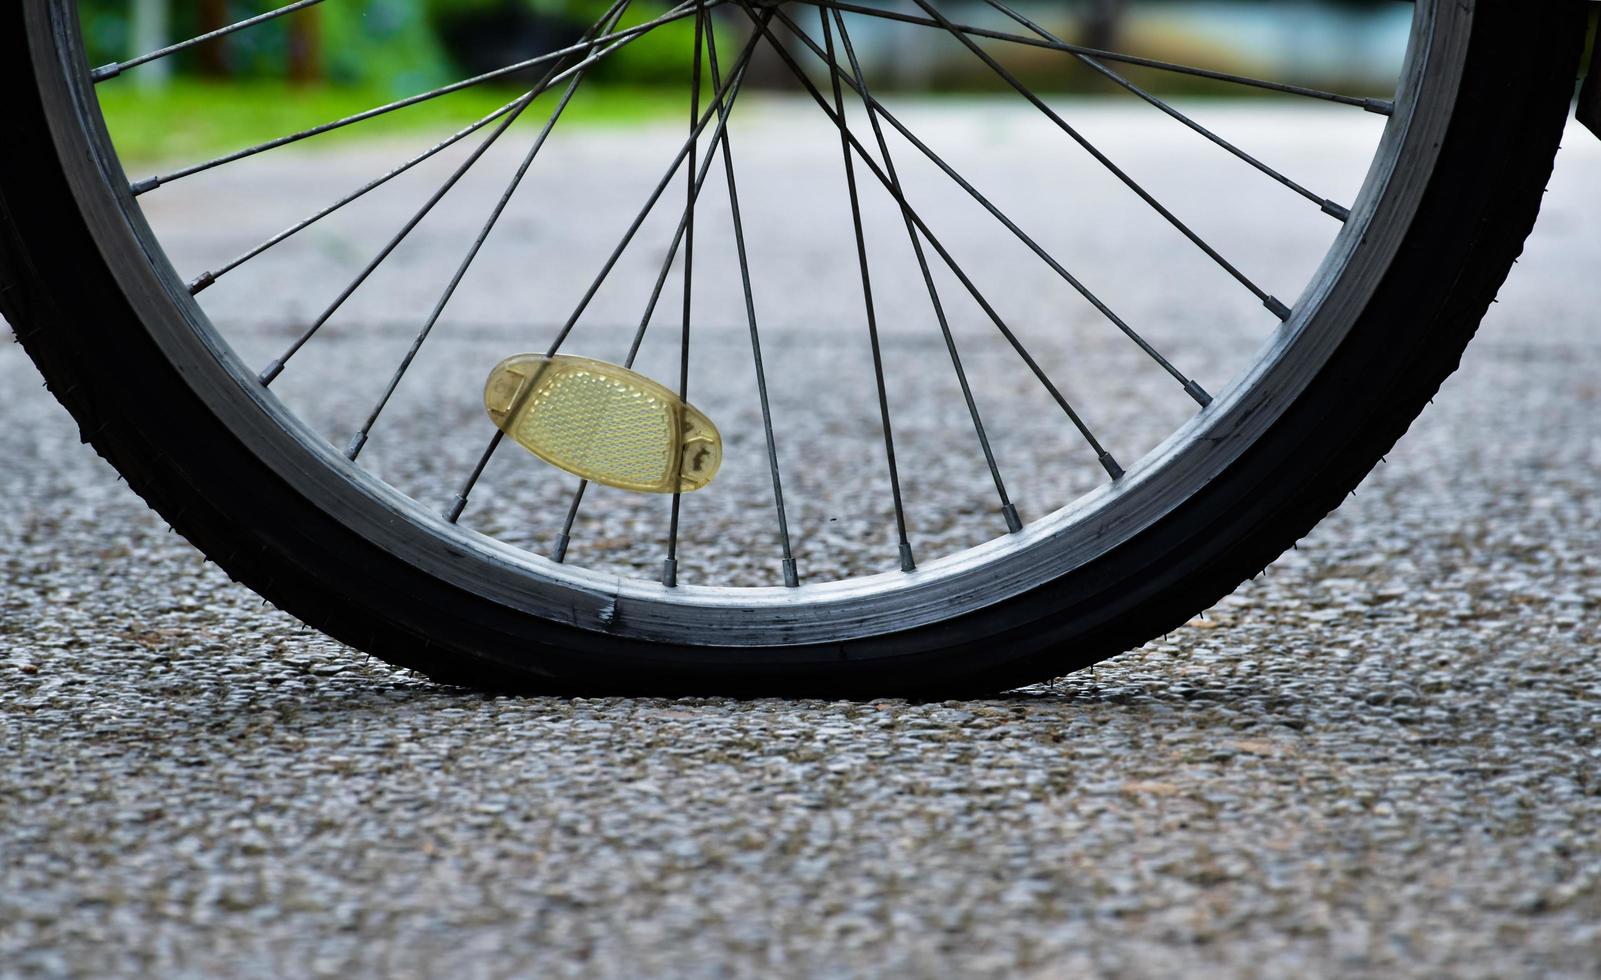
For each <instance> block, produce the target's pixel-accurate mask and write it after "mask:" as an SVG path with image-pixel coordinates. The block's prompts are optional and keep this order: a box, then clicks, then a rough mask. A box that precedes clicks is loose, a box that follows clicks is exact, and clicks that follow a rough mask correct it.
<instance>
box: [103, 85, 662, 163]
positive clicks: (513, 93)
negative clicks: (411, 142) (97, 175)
mask: <svg viewBox="0 0 1601 980" xmlns="http://www.w3.org/2000/svg"><path fill="white" fill-rule="evenodd" d="M406 94H408V93H395V92H391V91H387V90H383V89H379V88H363V87H344V86H333V85H326V86H293V85H289V84H287V83H283V82H271V81H262V82H229V83H215V82H210V83H208V82H202V81H193V80H174V81H173V82H171V83H170V84H168V85H166V86H164V87H162V88H159V89H139V88H134V87H132V86H128V87H114V86H102V88H101V90H100V92H99V95H100V106H101V111H102V112H103V113H104V115H105V117H106V126H107V128H108V129H109V130H110V132H111V136H112V139H113V141H114V142H115V144H116V147H117V152H118V154H119V155H120V156H121V157H122V158H123V159H124V160H125V161H126V160H133V161H152V160H167V159H175V158H189V157H201V156H208V155H213V154H218V153H223V152H227V151H230V150H235V149H240V148H242V147H246V146H251V145H254V144H256V143H259V142H262V141H264V140H269V139H273V138H274V137H278V136H283V135H286V134H289V133H294V132H298V131H300V130H303V129H308V128H310V127H312V126H317V125H320V124H322V123H326V122H330V121H332V120H335V119H340V118H343V117H345V116H349V115H353V114H355V113H358V112H363V111H365V110H367V109H371V108H373V107H374V106H379V105H383V104H385V103H388V102H392V101H394V100H395V99H397V98H400V97H403V96H404V95H406ZM518 94H519V92H518V91H517V90H515V89H510V88H504V87H477V88H470V89H464V90H462V91H460V92H455V93H452V94H450V95H446V96H441V97H440V98H437V99H432V100H430V101H428V102H422V103H419V104H417V105H414V106H408V107H406V108H404V109H398V110H396V111H394V112H391V113H388V114H386V115H382V116H378V117H376V118H373V119H369V120H366V121H364V122H360V123H357V124H355V125H352V126H348V127H346V128H344V129H340V130H336V131H334V132H330V133H326V134H324V135H321V136H317V137H314V138H312V139H310V140H308V141H306V142H305V143H304V144H302V145H303V146H306V147H324V146H331V145H337V144H340V143H349V142H350V141H352V140H370V139H378V138H384V137H395V136H404V135H410V134H435V133H437V134H440V135H441V136H443V135H445V134H448V133H450V132H454V131H455V130H458V129H461V128H463V127H465V126H467V125H468V124H470V123H472V122H474V121H476V120H478V119H480V118H482V117H483V116H486V115H488V114H489V113H491V112H493V111H495V110H496V109H498V108H500V107H501V106H503V105H505V104H506V103H508V102H510V101H511V100H513V99H515V98H517V96H518ZM558 97H559V93H557V92H548V93H546V94H545V95H542V96H540V98H539V99H537V100H535V102H534V104H533V105H532V106H531V107H529V109H528V110H527V111H526V112H524V113H523V116H522V119H520V120H519V121H518V125H519V126H537V125H541V124H543V122H544V120H545V119H546V118H547V117H548V116H549V114H550V112H551V110H552V109H554V108H555V106H556V101H557V99H558ZM687 111H688V105H687V95H686V94H685V93H684V92H683V91H681V90H677V89H670V88H653V87H649V86H626V85H591V84H586V85H584V86H582V87H581V88H580V89H579V91H578V93H577V94H576V95H575V96H574V97H573V100H572V103H571V104H570V105H568V107H567V109H566V111H565V112H564V113H563V114H562V118H561V125H563V126H626V125H630V124H634V123H639V122H645V121H654V120H658V119H663V118H671V117H673V116H675V115H682V114H684V113H686V112H687Z"/></svg>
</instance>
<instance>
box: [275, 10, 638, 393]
mask: <svg viewBox="0 0 1601 980" xmlns="http://www.w3.org/2000/svg"><path fill="white" fill-rule="evenodd" d="M623 2H624V0H617V2H616V3H614V4H613V7H612V10H608V11H607V15H606V16H607V17H609V16H610V14H611V13H612V11H613V10H615V9H616V7H617V6H618V5H619V4H621V3H623ZM604 19H605V18H603V20H604ZM619 43H621V42H619ZM614 47H615V45H614ZM608 50H610V49H608ZM602 53H604V52H602ZM593 63H594V61H593V59H585V60H584V61H581V62H579V63H578V64H577V65H574V66H573V67H574V68H576V69H579V70H580V74H581V73H582V69H584V68H587V67H588V65H591V64H593ZM560 65H561V63H560V62H557V63H556V64H554V65H552V66H551V67H550V70H549V71H547V72H546V73H545V77H544V78H542V79H541V80H540V82H539V84H538V85H535V86H534V88H533V89H531V90H529V91H528V92H527V93H526V94H524V95H522V96H520V97H519V98H518V100H517V104H516V106H515V108H513V109H512V110H511V111H510V112H509V113H507V115H506V116H505V117H504V118H502V119H501V122H500V125H498V126H496V127H495V129H494V131H493V132H491V133H490V134H489V135H488V136H486V137H485V138H484V139H483V141H482V142H480V143H479V144H478V146H477V147H476V148H474V150H473V152H472V153H471V154H469V155H468V157H467V159H465V160H463V161H462V162H461V163H460V164H459V165H458V166H457V167H456V169H455V170H454V171H453V172H452V173H451V175H450V176H449V177H448V178H446V180H445V182H444V184H442V185H441V186H440V187H439V188H438V189H437V190H435V191H434V193H433V194H432V196H430V197H429V198H428V200H427V201H425V202H423V205H422V206H421V207H420V208H418V209H417V210H416V211H415V212H414V213H413V214H412V216H411V217H410V218H409V219H408V220H407V221H406V223H405V224H404V225H402V226H401V228H400V230H399V231H398V232H396V233H395V235H394V236H393V237H392V238H390V239H389V241H388V242H387V243H386V244H385V245H384V247H383V248H382V249H380V250H379V252H378V254H377V255H375V256H373V258H372V260H371V261H369V262H368V263H367V265H366V266H365V267H364V268H363V269H362V270H361V272H360V273H359V274H357V276H356V278H355V279H354V280H352V281H351V282H350V283H349V284H348V285H347V286H346V287H345V288H344V290H342V291H341V292H340V293H339V295H338V296H336V297H334V300H333V302H332V303H330V304H329V305H328V306H327V307H326V308H325V309H324V310H323V312H322V313H321V314H319V315H318V317H317V319H316V320H314V321H313V322H312V324H311V325H310V326H309V327H307V328H306V330H305V331H304V332H302V333H301V335H300V336H299V337H297V338H295V340H294V342H293V343H291V344H290V345H289V347H288V349H286V350H285V351H284V353H283V354H282V355H281V356H279V357H278V358H276V359H274V360H273V361H272V362H271V363H270V364H268V365H267V366H266V367H265V368H263V369H262V371H261V374H260V375H259V378H260V381H261V383H262V384H263V385H270V384H272V382H273V380H274V379H276V378H277V377H278V375H280V374H282V373H283V369H284V365H286V364H287V363H288V362H289V359H290V358H291V357H293V356H294V355H295V354H297V353H299V351H300V349H301V348H302V347H304V346H305V345H306V343H307V342H308V341H310V340H311V338H312V337H314V336H315V335H316V334H317V332H318V331H319V330H321V329H322V328H323V325H324V324H326V323H327V322H328V321H329V320H330V319H331V318H332V317H333V315H334V314H335V313H337V312H338V311H339V309H340V307H342V306H344V304H345V302H346V301H347V300H349V299H350V297H351V296H352V295H354V294H355V292H356V290H357V289H360V288H361V286H362V284H363V283H365V282H366V281H367V280H368V279H369V278H371V277H372V274H373V273H374V272H376V271H378V267H379V266H381V265H383V263H384V262H385V261H386V260H387V259H388V258H389V256H390V255H392V254H393V253H394V251H395V249H397V248H399V247H400V245H401V243H402V242H404V241H405V240H406V238H407V237H408V236H410V235H411V233H412V232H413V231H414V230H416V228H417V226H418V225H419V224H421V223H422V221H423V219H424V218H426V217H427V216H428V215H429V214H430V213H431V212H432V211H433V209H434V208H435V207H436V206H437V205H438V204H439V202H440V201H442V200H444V198H445V195H447V194H449V193H450V191H451V190H452V189H453V188H455V186H456V185H457V184H458V183H460V182H461V179H462V178H463V177H464V176H466V174H467V171H469V170H471V169H472V168H473V166H474V165H475V164H477V162H478V161H479V160H480V159H482V158H483V156H484V154H485V153H488V152H489V149H490V147H492V146H494V145H495V143H496V142H497V141H498V140H499V139H500V137H501V136H502V135H504V134H505V132H506V131H507V130H508V129H510V128H511V126H512V124H513V123H515V122H516V121H517V119H518V118H519V117H520V116H521V115H522V113H523V112H524V110H526V109H527V108H528V106H530V105H532V104H533V101H534V99H535V98H537V97H538V94H539V93H540V92H542V91H544V90H545V89H546V88H548V87H549V86H550V84H551V82H552V81H553V80H554V79H555V78H556V77H557V76H558V75H566V74H568V72H566V71H561V72H558V71H557V69H558V68H559V67H560Z"/></svg>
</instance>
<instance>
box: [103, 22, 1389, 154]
mask: <svg viewBox="0 0 1601 980" xmlns="http://www.w3.org/2000/svg"><path fill="white" fill-rule="evenodd" d="M285 2H288V0H78V6H79V10H80V14H81V21H82V24H83V30H84V37H85V43H86V44H87V46H88V48H89V55H90V58H91V61H92V62H93V63H94V64H103V63H107V62H112V61H118V60H121V59H124V58H127V57H129V56H131V55H133V54H136V53H139V52H142V51H145V50H149V49H151V48H154V47H159V46H160V45H161V44H163V43H166V42H168V41H171V40H175V39H179V38H187V37H192V36H194V35H197V34H201V33H205V32H207V31H210V30H214V29H216V28H218V27H222V26H224V25H227V24H230V23H233V22H235V21H238V20H240V19H243V18H246V17H249V16H252V15H254V14H259V13H262V12H264V11H266V10H270V9H273V8H275V7H278V6H281V5H282V4H283V3H285ZM859 2H866V3H874V2H878V3H883V4H884V5H886V6H895V7H897V8H903V9H907V10H911V11H915V7H914V5H912V4H911V3H910V2H907V0H859ZM1015 3H1016V6H1017V8H1018V9H1019V10H1021V11H1022V12H1024V13H1026V14H1027V15H1029V16H1030V17H1032V18H1033V19H1035V20H1037V21H1039V22H1040V23H1042V24H1044V25H1045V26H1046V27H1048V28H1049V29H1051V30H1052V31H1053V32H1055V33H1057V34H1059V35H1060V36H1062V37H1064V38H1067V39H1068V40H1072V41H1076V42H1079V43H1083V44H1088V45H1091V46H1093V47H1098V48H1113V49H1119V50H1128V51H1133V52H1137V53H1139V54H1142V55H1146V56H1150V57H1156V58H1164V59H1168V60H1174V61H1180V62H1183V63H1186V64H1195V65H1205V66H1207V67H1211V68H1218V69H1223V70H1233V71H1240V72H1244V73H1248V74H1256V75H1262V76H1266V77H1272V78H1275V79H1280V80H1283V81H1291V82H1298V83H1301V84H1308V85H1317V86H1322V87H1330V88H1338V89H1341V90H1345V91H1350V92H1352V93H1353V94H1361V93H1369V92H1373V93H1387V92H1388V91H1390V86H1391V84H1392V82H1393V79H1394V77H1395V72H1396V70H1397V68H1398V66H1399V62H1400V58H1401V54H1402V47H1403V45H1404V41H1405V38H1406V35H1407V26H1408V24H1409V22H1410V17H1411V9H1412V7H1411V5H1409V4H1401V3H1395V2H1394V0H1015ZM604 6H605V4H604V3H602V2H600V0H327V2H325V3H322V4H319V5H317V6H314V7H311V8H309V9H306V10H303V11H300V12H297V13H294V14H291V15H289V16H287V17H284V18H281V19H279V20H275V21H272V22H270V23H268V24H265V25H262V26H261V27H258V28H254V29H252V30H249V31H244V32H240V33H238V34H235V35H232V36H229V37H227V38H225V39H223V40H220V41H217V42H212V43H208V44H205V45H201V46H198V47H196V48H194V49H192V50H190V51H187V52H184V53H183V54H181V55H179V56H177V57H175V58H171V59H166V60H164V61H161V62H157V63H154V64H151V65H148V66H144V67H141V68H139V69H137V70H135V71H133V72H130V73H129V76H128V81H127V83H126V84H123V82H124V80H122V79H119V83H118V84H117V85H109V86H101V87H100V94H101V98H102V104H103V106H104V107H105V109H106V115H107V118H108V121H109V122H110V124H111V126H112V129H113V134H114V135H115V136H117V138H118V139H119V145H121V146H123V147H124V152H125V154H131V155H134V156H153V155H164V154H172V153H181V152H186V151H189V150H191V149H194V150H199V149H205V148H209V147H212V146H217V145H224V144H227V143H229V142H231V141H234V140H237V139H238V138H241V137H244V136H247V135H251V134H254V133H256V132H258V131H260V132H261V133H262V134H263V135H272V132H269V131H270V130H276V131H283V130H284V129H285V128H299V127H300V126H302V125H312V124H315V123H317V122H320V121H324V120H326V119H329V118H333V117H334V116H337V115H343V114H348V113H351V112H357V111H360V110H361V109H364V108H367V107H369V106H371V105H373V104H376V103H377V102H382V101H387V100H389V99H393V98H397V97H401V96H404V95H409V94H412V93H415V92H420V91H423V90H426V89H428V88H431V87H433V86H436V85H440V84H443V83H445V82H447V81H452V80H455V79H458V78H462V77H465V76H467V75H472V74H478V73H481V72H485V71H490V70H492V69H495V68H499V67H502V66H504V65H507V64H510V63H515V62H517V61H519V60H523V59H527V58H529V57H532V56H534V55H537V54H540V53H543V52H545V51H549V50H552V49H555V48H558V47H562V46H564V45H567V44H571V43H573V42H574V41H576V40H577V39H578V37H579V35H580V34H581V33H582V31H583V30H584V29H585V26H586V25H588V24H589V23H591V22H593V21H594V20H595V19H597V18H598V17H599V16H600V13H601V11H602V10H603V9H604ZM669 6H670V4H669V3H668V2H666V0H634V3H633V4H632V5H631V6H630V7H629V9H628V12H627V15H626V16H625V18H624V20H623V25H624V26H626V25H628V24H635V23H640V22H642V21H645V20H648V19H650V18H653V17H656V16H659V15H660V14H661V13H663V12H665V11H666V10H667V9H668V8H669ZM791 9H792V16H794V17H796V19H797V20H799V21H800V22H801V23H802V24H803V25H805V26H808V27H811V26H814V25H815V24H816V16H817V15H816V12H815V8H810V7H806V6H802V5H795V6H793V7H792V8H791ZM942 10H944V11H945V12H947V13H948V14H949V15H950V16H951V17H953V18H954V19H957V20H959V21H966V22H969V23H978V24H983V25H985V26H991V27H996V28H1001V29H1006V30H1011V31H1016V32H1018V33H1026V31H1024V30H1023V29H1022V28H1020V27H1017V26H1016V25H1015V24H1012V23H1010V22H1007V21H1005V20H1004V18H1002V17H1001V16H1000V15H999V14H997V13H996V12H995V11H993V10H992V9H989V8H988V7H986V6H985V5H984V4H982V3H980V2H978V0H942ZM852 20H853V23H852V27H851V29H852V33H853V35H854V36H855V38H856V42H857V46H858V49H859V50H860V52H861V54H862V58H863V61H864V62H865V63H866V68H867V70H868V71H869V73H870V74H871V75H872V76H873V77H874V79H875V85H876V86H877V87H878V88H880V89H883V90H899V91H905V92H928V93H983V92H993V91H1000V90H1002V89H1003V88H1004V83H1002V82H1000V80H999V79H997V78H996V77H995V76H994V75H993V73H991V72H989V71H988V70H987V69H986V68H985V67H984V66H983V65H982V63H980V62H979V61H978V60H977V59H975V58H973V57H972V56H971V55H970V54H969V53H967V52H966V51H965V50H963V49H962V48H961V47H960V46H959V45H958V44H957V43H955V42H954V41H953V39H951V38H949V37H948V36H945V35H944V34H942V33H941V32H939V31H937V30H933V29H929V28H924V27H917V26H910V25H904V24H896V23H893V22H890V21H885V20H879V19H869V18H853V19H852ZM714 23H715V24H717V25H718V35H719V49H720V50H728V51H730V52H732V50H733V49H734V48H735V47H736V46H737V45H738V44H739V42H740V41H741V40H742V39H743V37H744V36H746V34H747V32H748V22H747V21H746V19H745V18H744V16H743V15H742V14H741V13H740V12H739V11H738V10H737V9H734V8H732V7H724V8H723V9H720V10H717V11H715V12H714ZM693 30H694V27H693V20H692V19H685V20H682V21H678V22H675V23H672V24H668V25H664V26H663V27H661V28H658V29H657V30H654V31H652V32H650V33H649V34H647V35H646V36H644V37H642V38H640V39H639V40H637V41H635V42H634V43H631V44H629V45H627V46H626V47H623V48H621V49H619V50H618V51H617V52H616V53H614V54H613V55H611V56H609V57H608V58H606V59H605V60H604V61H603V62H601V63H600V64H598V65H597V66H596V67H595V69H594V70H593V71H592V72H591V73H590V75H589V76H588V78H587V80H586V82H585V84H584V86H583V87H582V88H581V90H580V92H581V95H580V98H579V99H577V100H575V102H574V104H573V106H572V107H571V109H570V110H569V113H570V115H571V117H572V118H573V119H574V120H576V121H607V122H615V121H631V120H636V119H640V118H646V117H651V116H655V115H658V114H661V113H665V112H679V111H682V105H681V103H682V102H683V93H684V88H685V85H684V82H685V78H686V76H687V72H688V65H687V62H688V60H689V59H688V51H689V50H690V48H691V43H692V38H693ZM987 46H988V47H989V48H990V50H992V51H994V52H995V53H996V54H997V56H1001V57H1003V58H1004V59H1005V60H1006V62H1007V64H1008V66H1009V67H1011V68H1012V69H1013V70H1014V71H1015V72H1016V73H1017V74H1018V75H1019V76H1020V77H1021V78H1023V80H1024V81H1026V82H1027V83H1028V84H1030V85H1031V86H1033V87H1035V88H1036V89H1037V90H1039V91H1045V92H1062V93H1080V94H1102V93H1106V92H1108V91H1110V89H1109V87H1108V83H1106V82H1105V81H1104V80H1103V79H1099V78H1097V77H1096V76H1094V74H1093V73H1091V72H1089V71H1088V70H1087V69H1084V68H1083V67H1082V66H1080V65H1078V64H1077V63H1076V62H1075V61H1074V60H1073V59H1071V58H1068V57H1065V56H1063V55H1062V54H1061V53H1060V52H1054V51H1049V50H1044V49H1040V48H1029V47H1021V46H1017V45H1008V44H1005V43H1003V42H988V43H987ZM796 51H797V52H799V48H798V47H797V48H796ZM730 57H732V55H731V54H730ZM799 60H801V61H802V62H803V63H804V62H809V61H811V60H812V59H811V58H810V56H809V55H804V54H802V55H801V56H800V57H799ZM1126 73H1127V74H1129V75H1130V77H1132V78H1133V79H1134V80H1135V81H1137V82H1139V83H1140V84H1142V85H1144V86H1147V87H1149V88H1152V89H1155V90H1157V91H1160V92H1163V93H1164V94H1180V95H1197V96H1216V97H1247V96H1250V95H1252V94H1253V93H1252V91H1251V90H1248V89H1243V90H1242V89H1240V88H1238V87H1235V86H1225V85H1219V84H1216V83H1210V82H1206V81H1204V80H1198V79H1195V78H1192V77H1188V76H1182V75H1173V74H1169V73H1163V72H1154V71H1143V70H1139V69H1133V70H1128V71H1127V72H1126ZM821 77H822V76H821V75H820V74H819V76H818V78H819V79H821ZM528 80H529V79H527V78H523V79H518V78H515V77H514V78H508V79H505V80H504V83H503V84H500V85H496V86H486V87H481V88H474V89H469V90H467V91H465V92H462V93H458V94H456V95H453V96H451V97H449V98H447V99H441V100H437V101H433V102H427V103H423V104H422V105H419V106H416V107H413V108H410V109H407V110H404V111H403V112H400V113H396V114H394V115H393V116H386V117H382V119H381V120H380V121H375V123H369V124H364V125H363V126H361V127H354V128H355V129H359V130H360V131H361V135H364V136H372V135H377V134H382V133H385V132H392V131H394V130H395V129H399V128H416V127H436V128H437V127H439V126H444V125H451V124H455V125H460V124H462V123H463V122H465V121H467V120H469V119H470V118H475V117H476V115H482V114H483V113H487V112H489V111H491V110H492V109H493V108H495V107H497V106H499V105H501V104H503V103H504V102H506V101H508V100H509V98H511V97H513V94H512V93H513V92H514V87H515V85H516V83H517V82H518V81H523V82H524V83H525V84H526V83H527V82H528ZM750 81H751V83H752V85H753V87H759V88H768V89H774V88H785V87H788V86H790V85H792V84H793V83H792V81H791V80H790V79H788V78H787V73H786V70H785V69H784V67H783V66H782V64H781V63H780V62H778V60H777V59H776V58H774V57H771V56H768V57H767V58H765V59H758V61H757V62H756V63H754V64H753V66H752V73H751V79H750ZM221 100H227V102H228V104H229V105H230V106H232V107H233V109H234V111H232V112H228V113H221V112H217V111H214V110H215V109H216V107H217V104H218V103H219V102H220V101H221ZM535 115H536V116H537V115H538V114H537V113H535ZM246 130H248V132H247V131H246Z"/></svg>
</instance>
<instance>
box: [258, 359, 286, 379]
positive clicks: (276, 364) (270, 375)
mask: <svg viewBox="0 0 1601 980" xmlns="http://www.w3.org/2000/svg"><path fill="white" fill-rule="evenodd" d="M283 373H284V362H283V358H281V357H280V358H278V359H277V360H275V361H273V362H272V363H271V364H269V365H267V367H266V368H265V369H264V370H263V371H262V372H261V373H260V374H259V375H257V376H256V377H257V380H259V381H260V382H261V383H262V385H263V386H266V385H270V384H272V382H273V380H274V379H275V378H277V377H278V375H280V374H283Z"/></svg>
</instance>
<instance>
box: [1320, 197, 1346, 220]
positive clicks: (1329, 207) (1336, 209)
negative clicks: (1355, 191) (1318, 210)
mask: <svg viewBox="0 0 1601 980" xmlns="http://www.w3.org/2000/svg"><path fill="white" fill-rule="evenodd" d="M1323 213H1324V214H1326V215H1328V216H1329V217H1331V218H1335V219H1338V220H1340V221H1350V220H1351V209H1350V208H1347V207H1342V206H1340V205H1338V204H1335V203H1334V202H1333V201H1330V200H1327V199H1325V200H1324V201H1323Z"/></svg>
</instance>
